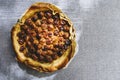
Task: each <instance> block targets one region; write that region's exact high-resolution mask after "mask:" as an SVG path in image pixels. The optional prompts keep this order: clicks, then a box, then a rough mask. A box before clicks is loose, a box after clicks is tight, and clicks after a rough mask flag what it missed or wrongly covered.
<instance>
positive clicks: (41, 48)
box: [11, 2, 76, 72]
mask: <svg viewBox="0 0 120 80" xmlns="http://www.w3.org/2000/svg"><path fill="white" fill-rule="evenodd" d="M11 38H12V44H13V48H14V50H15V53H16V58H17V60H18V61H19V62H21V63H23V64H25V65H27V66H29V67H30V68H32V69H35V70H37V71H39V72H53V71H56V70H59V69H62V68H64V67H65V66H66V65H67V64H68V62H69V61H70V60H71V58H72V57H73V56H74V53H75V47H76V42H75V32H74V28H73V24H72V23H71V21H70V19H68V17H67V16H66V15H65V14H64V13H63V12H62V11H61V10H60V9H59V8H57V7H56V6H55V5H53V4H50V3H42V2H37V3H35V4H33V5H32V6H31V7H30V8H29V9H28V10H27V11H26V12H25V13H24V14H23V15H22V17H21V19H19V20H18V22H17V23H16V24H15V25H14V26H13V28H12V30H11Z"/></svg>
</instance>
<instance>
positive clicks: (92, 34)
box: [0, 0, 120, 80]
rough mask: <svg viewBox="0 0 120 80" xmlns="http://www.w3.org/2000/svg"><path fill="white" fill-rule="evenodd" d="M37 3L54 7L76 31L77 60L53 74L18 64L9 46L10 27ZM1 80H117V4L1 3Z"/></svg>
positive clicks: (66, 0) (79, 0) (72, 0)
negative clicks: (69, 20) (66, 17)
mask: <svg viewBox="0 0 120 80" xmlns="http://www.w3.org/2000/svg"><path fill="white" fill-rule="evenodd" d="M37 1H44V2H50V3H53V4H55V5H57V6H58V7H59V8H60V9H62V11H63V12H64V13H65V14H67V15H68V17H69V18H70V19H71V20H72V21H73V23H74V27H75V29H76V35H77V38H76V40H77V44H78V45H77V51H76V56H75V57H74V59H73V60H72V62H71V63H70V64H69V66H68V67H67V68H66V69H64V70H60V71H57V72H55V73H48V74H45V73H39V72H36V71H34V70H31V69H29V68H27V67H26V66H23V65H21V64H20V63H17V61H16V60H15V53H14V51H13V49H12V46H11V39H10V30H11V28H12V26H13V25H14V24H15V23H16V21H17V19H18V18H20V16H21V14H23V13H24V12H25V10H26V9H27V8H28V7H30V5H31V4H33V3H34V2H37ZM0 80H120V0H0Z"/></svg>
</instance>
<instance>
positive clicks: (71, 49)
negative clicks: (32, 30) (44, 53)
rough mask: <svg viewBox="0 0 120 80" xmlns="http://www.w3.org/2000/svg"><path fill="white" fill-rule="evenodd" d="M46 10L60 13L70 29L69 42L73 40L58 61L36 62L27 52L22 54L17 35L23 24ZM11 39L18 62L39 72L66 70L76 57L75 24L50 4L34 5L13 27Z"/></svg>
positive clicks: (39, 3)
mask: <svg viewBox="0 0 120 80" xmlns="http://www.w3.org/2000/svg"><path fill="white" fill-rule="evenodd" d="M46 10H51V11H52V14H56V13H58V14H59V17H60V19H63V20H66V21H67V22H68V24H69V27H70V29H69V34H70V35H69V40H71V44H70V45H69V46H68V48H67V49H66V50H65V51H64V53H63V54H62V55H61V56H59V57H58V58H57V59H54V60H53V61H52V62H40V61H38V60H34V59H32V58H31V57H28V56H26V55H25V51H23V52H21V51H20V50H19V49H20V47H21V45H20V44H19V42H18V36H17V34H18V33H19V32H20V31H21V29H20V25H21V24H24V23H25V21H26V20H27V19H28V18H30V17H31V16H33V15H34V14H35V13H36V12H39V11H46ZM53 25H54V24H53ZM11 38H12V44H13V48H14V50H15V53H16V58H17V60H18V61H19V62H21V63H24V64H25V65H27V66H28V67H30V68H32V69H35V70H37V71H39V72H53V71H56V70H59V69H62V68H64V67H65V66H66V65H67V64H68V62H70V60H71V58H72V57H73V56H74V53H75V47H76V42H75V31H74V28H73V24H72V22H71V21H70V19H69V18H68V17H67V16H66V15H65V14H64V13H63V12H62V11H61V10H60V9H59V8H57V7H56V6H55V5H53V4H50V3H43V2H37V3H35V4H33V5H32V6H31V7H30V8H29V9H28V10H27V11H26V12H25V13H24V14H23V15H22V17H21V19H19V20H18V22H17V23H16V24H15V25H14V26H13V28H12V30H11Z"/></svg>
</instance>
